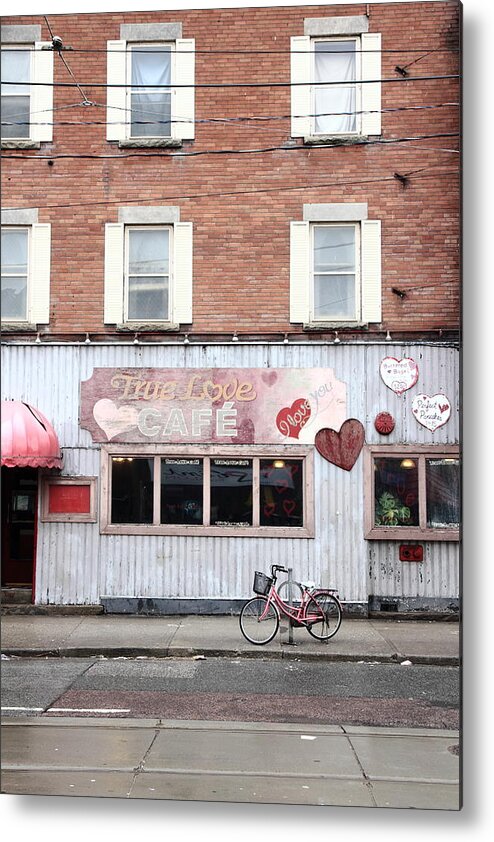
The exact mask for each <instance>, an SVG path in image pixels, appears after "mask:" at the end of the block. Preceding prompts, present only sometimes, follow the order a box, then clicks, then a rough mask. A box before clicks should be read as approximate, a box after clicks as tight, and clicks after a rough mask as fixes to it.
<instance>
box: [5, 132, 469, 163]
mask: <svg viewBox="0 0 494 842" xmlns="http://www.w3.org/2000/svg"><path fill="white" fill-rule="evenodd" d="M443 137H459V132H443V133H438V134H425V135H416V136H414V137H398V138H381V139H379V140H354V139H353V138H352V140H351V146H352V148H355V147H356V146H371V145H389V144H392V143H409V142H414V141H416V140H431V139H434V138H443ZM348 144H349V141H348V140H346V139H343V140H335V142H334V143H327V142H324V143H322V142H321V143H311V144H310V146H306V145H304V146H299V145H296V146H267V147H264V148H259V149H203V150H196V151H192V152H182V151H178V152H162V151H161V149H160V147H150V148H149V149H148V151H146V152H127V153H125V152H124V153H122V154H119V155H106V154H103V155H101V154H97V153H87V154H85V153H80V152H78V153H70V152H67V153H61V154H58V155H31V156H28V157H26V156H25V155H9V154H4V153H2V155H1V157H2V158H5V159H10V160H22V161H26V160H36V161H43V160H50V161H54V160H58V159H63V158H72V159H77V160H83V159H84V160H88V159H107V160H108V159H113V160H123V159H124V158H197V157H203V156H205V155H211V156H218V155H259V154H264V153H266V152H278V151H281V152H300V151H305V152H307V151H310V152H312V151H313V150H315V149H336V148H338V149H339V148H341V147H342V146H345V145H348Z"/></svg>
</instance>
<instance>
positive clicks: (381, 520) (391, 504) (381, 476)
mask: <svg viewBox="0 0 494 842" xmlns="http://www.w3.org/2000/svg"><path fill="white" fill-rule="evenodd" d="M374 471H375V474H374V483H375V501H376V502H375V511H374V524H375V526H418V525H419V506H418V468H417V462H416V461H415V460H414V459H409V458H405V459H401V458H397V459H381V458H379V459H375V460H374Z"/></svg>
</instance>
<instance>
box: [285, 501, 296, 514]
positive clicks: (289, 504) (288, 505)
mask: <svg viewBox="0 0 494 842" xmlns="http://www.w3.org/2000/svg"><path fill="white" fill-rule="evenodd" d="M296 505H297V504H296V503H295V500H283V509H284V510H285V514H286V515H287V516H288V517H290V515H291V514H293V512H294V511H295V506H296Z"/></svg>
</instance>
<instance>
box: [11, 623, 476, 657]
mask: <svg viewBox="0 0 494 842" xmlns="http://www.w3.org/2000/svg"><path fill="white" fill-rule="evenodd" d="M1 632H2V634H1V644H2V646H1V649H2V654H3V656H18V657H42V656H52V657H57V656H59V657H67V658H69V657H71V658H73V657H93V656H98V655H99V656H104V657H108V658H116V657H139V656H140V657H148V658H180V657H182V658H183V657H194V656H195V657H197V656H204V657H206V658H209V657H232V656H235V657H239V656H240V657H246V658H289V659H292V660H293V659H299V660H311V659H316V660H318V661H321V660H326V661H367V662H368V661H374V662H380V663H402V662H403V661H407V660H408V661H411V662H412V663H420V664H436V665H443V666H456V665H458V664H459V662H460V624H459V623H458V622H456V621H448V622H441V621H438V620H429V621H428V620H407V619H403V620H381V619H379V620H376V619H353V618H352V619H350V618H346V617H344V618H343V622H342V624H341V628H340V630H339V631H338V633H337V634H336V635H335V637H334V638H332V639H331V640H329V641H328V642H327V643H318V642H317V641H316V640H314V639H313V638H312V637H310V635H309V634H308V633H307V631H306V630H305V629H301V628H299V629H293V644H290V643H289V630H288V627H287V625H286V624H283V623H282V626H281V629H280V633H279V634H278V635H277V637H276V638H275V640H274V641H272V642H271V643H269V644H267V645H266V646H253V645H251V644H249V643H248V642H247V641H246V640H245V639H244V637H243V636H242V634H241V631H240V628H239V623H238V617H236V616H198V615H189V616H175V617H173V616H160V617H156V616H154V617H143V616H134V615H132V616H128V615H115V614H113V615H109V614H97V615H72V616H38V615H22V614H6V615H2V617H1Z"/></svg>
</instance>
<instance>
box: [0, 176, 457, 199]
mask: <svg viewBox="0 0 494 842" xmlns="http://www.w3.org/2000/svg"><path fill="white" fill-rule="evenodd" d="M431 169H434V170H436V168H435V167H433V166H431ZM403 175H404V176H405V177H409V176H410V181H417V180H419V179H423V178H437V177H439V176H444V175H458V170H457V169H454V170H444V171H435V172H433V173H428V174H427V173H426V174H423V173H418V174H415V175H412V174H410V173H409V174H407V173H404V174H403ZM383 182H393V183H394V184H396V178H395V176H394V175H390V176H381V177H379V178H367V179H357V180H352V181H330V182H319V183H314V182H312V183H311V184H302V185H289V186H285V187H279V186H276V187H256V188H252V189H249V190H223V191H209V192H207V193H190V194H169V195H165V196H153V197H152V198H151V199H150V198H149V197H147V198H146V201H148V202H149V201H152V202H160V201H162V202H164V201H171V200H177V199H183V200H187V199H203V198H211V197H216V198H218V197H221V196H247V195H257V194H259V193H286V192H295V191H297V190H305V191H306V190H317V189H320V188H323V187H353V186H360V185H362V184H379V183H383ZM36 204H37V207H38V209H39V210H58V209H67V208H78V207H84V208H89V207H98V206H102V205H105V206H107V205H130V204H140V205H142V204H143V199H142V197H139V198H137V199H131V198H129V197H128V196H126V197H125V198H121V199H102V200H97V201H94V202H68V203H65V204H61V203H60V202H57V204H56V205H40V204H38V203H36ZM30 207H31V205H29V208H30ZM25 209H26V208H24V207H19V206H17V207H4V208H3V210H25Z"/></svg>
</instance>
